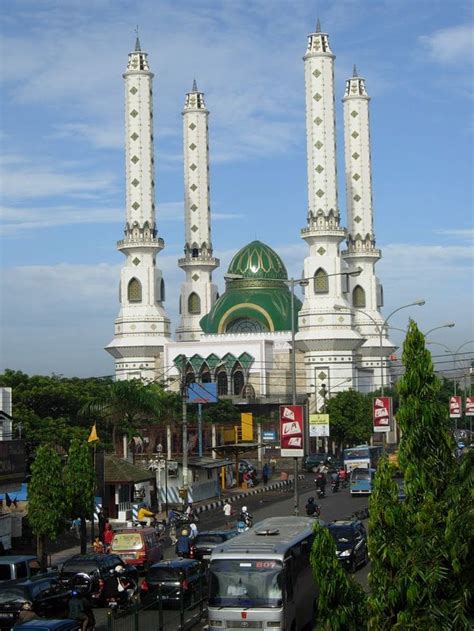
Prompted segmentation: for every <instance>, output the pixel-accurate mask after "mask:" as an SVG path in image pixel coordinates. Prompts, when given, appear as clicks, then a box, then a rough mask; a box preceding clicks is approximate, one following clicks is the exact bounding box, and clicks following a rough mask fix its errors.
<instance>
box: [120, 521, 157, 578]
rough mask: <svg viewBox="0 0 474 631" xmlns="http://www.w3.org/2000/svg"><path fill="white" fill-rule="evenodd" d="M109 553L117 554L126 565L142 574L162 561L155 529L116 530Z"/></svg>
mask: <svg viewBox="0 0 474 631" xmlns="http://www.w3.org/2000/svg"><path fill="white" fill-rule="evenodd" d="M110 551H111V552H113V553H115V554H119V555H120V558H121V559H123V561H125V563H126V564H127V565H133V566H135V567H136V568H137V569H138V570H140V571H142V572H146V570H147V568H149V567H150V566H151V565H153V563H157V562H158V561H161V560H162V559H163V546H162V542H161V536H160V535H159V534H158V533H157V531H156V530H155V528H124V529H120V530H116V531H115V533H114V537H113V539H112V543H111V544H110Z"/></svg>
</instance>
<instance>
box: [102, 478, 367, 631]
mask: <svg viewBox="0 0 474 631" xmlns="http://www.w3.org/2000/svg"><path fill="white" fill-rule="evenodd" d="M327 489H328V490H329V493H328V494H327V496H326V497H325V498H324V499H323V500H316V502H317V503H318V504H319V505H320V507H321V517H320V518H321V519H323V520H324V521H326V522H329V521H332V520H334V519H347V518H349V517H350V516H351V515H352V514H353V513H354V512H355V511H359V510H363V509H365V508H367V498H361V497H357V498H352V497H351V496H350V494H349V490H348V489H341V490H340V491H339V492H338V493H331V491H330V489H329V486H328V487H327ZM311 496H313V497H316V493H315V485H314V474H306V476H305V479H304V480H300V481H299V511H300V515H304V514H305V510H304V507H305V504H306V502H307V500H308V497H311ZM242 506H247V507H248V509H249V511H250V512H251V513H252V515H253V517H254V523H255V522H256V521H259V520H261V519H264V518H266V517H275V516H277V515H293V514H294V496H293V488H292V487H291V488H290V489H286V488H284V489H283V490H273V491H266V492H264V493H258V494H256V495H251V496H249V497H248V498H245V499H241V500H239V501H238V502H235V503H234V504H233V508H234V511H235V512H236V513H238V512H239V510H240V508H241V507H242ZM197 525H198V528H199V530H200V531H204V530H219V529H224V527H225V522H224V513H223V512H222V508H216V509H214V510H210V511H206V512H204V513H201V514H200V515H199V522H198V524H197ZM174 556H175V555H174V548H173V547H172V546H171V545H170V544H169V545H168V546H167V547H166V549H165V558H167V559H170V558H174ZM368 571H369V568H368V566H366V567H363V568H360V569H359V570H358V571H357V572H356V574H355V578H356V580H358V581H359V582H360V583H361V585H362V586H363V587H364V588H365V589H367V577H368ZM192 613H193V612H190V613H189V614H188V615H192ZM142 615H143V619H142V620H140V629H145V628H150V630H151V629H153V631H155V630H156V628H157V612H156V610H153V611H151V612H145V613H143V614H142ZM96 619H97V623H98V624H97V626H98V627H101V628H105V626H106V624H105V623H106V610H96ZM148 620H149V621H150V623H149V624H148ZM177 628H179V613H178V612H176V611H165V612H164V629H165V630H168V629H177ZM206 628H207V627H206V621H205V620H203V621H201V622H198V623H197V624H195V625H194V626H193V631H200V630H203V629H206ZM133 629H134V626H133V616H127V618H124V619H122V620H117V621H116V622H115V623H114V626H113V631H133Z"/></svg>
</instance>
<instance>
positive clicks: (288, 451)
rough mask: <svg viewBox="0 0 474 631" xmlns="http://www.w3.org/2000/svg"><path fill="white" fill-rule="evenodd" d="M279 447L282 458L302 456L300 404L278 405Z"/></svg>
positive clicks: (301, 408) (301, 415) (301, 409)
mask: <svg viewBox="0 0 474 631" xmlns="http://www.w3.org/2000/svg"><path fill="white" fill-rule="evenodd" d="M280 447H281V455H282V456H283V457H284V458H288V457H290V458H302V457H303V456H304V449H303V406H302V405H280Z"/></svg>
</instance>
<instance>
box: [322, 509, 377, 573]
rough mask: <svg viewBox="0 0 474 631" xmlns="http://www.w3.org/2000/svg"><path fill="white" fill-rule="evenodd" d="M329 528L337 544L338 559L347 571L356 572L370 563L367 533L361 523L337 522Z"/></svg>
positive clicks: (351, 521)
mask: <svg viewBox="0 0 474 631" xmlns="http://www.w3.org/2000/svg"><path fill="white" fill-rule="evenodd" d="M328 528H329V532H330V533H331V535H332V538H333V539H334V543H335V544H336V555H337V558H338V559H339V561H340V563H341V565H342V566H343V567H344V568H345V569H347V570H349V572H355V571H356V570H357V568H358V567H359V566H361V565H366V564H367V563H368V562H369V551H368V547H367V531H366V530H365V527H364V524H363V523H362V522H361V521H359V520H358V519H352V520H347V521H344V520H336V521H333V522H331V523H330V524H329V525H328Z"/></svg>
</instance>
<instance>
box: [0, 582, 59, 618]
mask: <svg viewBox="0 0 474 631" xmlns="http://www.w3.org/2000/svg"><path fill="white" fill-rule="evenodd" d="M70 597H71V592H70V590H69V589H68V588H67V587H65V586H64V585H62V584H61V583H60V582H59V580H58V577H57V575H49V576H44V575H43V576H41V577H38V578H31V579H27V580H26V581H6V582H5V583H2V585H1V586H0V629H11V628H12V627H13V625H14V624H15V622H16V620H17V618H18V616H19V614H20V611H21V609H22V607H23V605H24V603H30V604H31V606H32V609H33V611H34V612H35V613H36V614H37V615H38V616H42V617H46V618H47V617H49V618H60V617H61V616H65V615H67V610H68V602H69V599H70Z"/></svg>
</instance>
